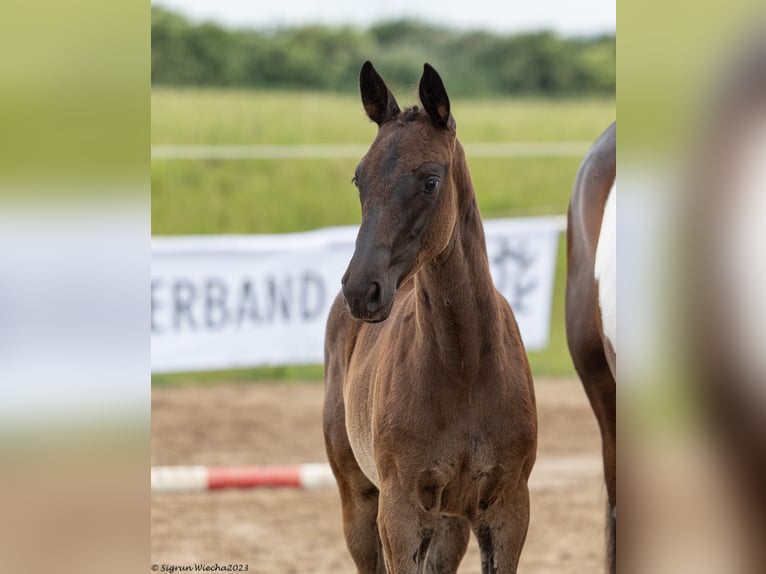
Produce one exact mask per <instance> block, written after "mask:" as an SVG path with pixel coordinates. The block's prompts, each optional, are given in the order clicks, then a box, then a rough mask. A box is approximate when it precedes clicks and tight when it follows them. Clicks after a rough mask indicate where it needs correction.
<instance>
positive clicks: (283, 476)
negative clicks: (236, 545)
mask: <svg viewBox="0 0 766 574" xmlns="http://www.w3.org/2000/svg"><path fill="white" fill-rule="evenodd" d="M328 486H335V478H334V477H333V474H332V471H331V470H330V465H329V464H327V463H310V464H295V465H273V466H155V467H152V492H191V491H206V490H219V489H222V488H278V487H287V488H324V487H328Z"/></svg>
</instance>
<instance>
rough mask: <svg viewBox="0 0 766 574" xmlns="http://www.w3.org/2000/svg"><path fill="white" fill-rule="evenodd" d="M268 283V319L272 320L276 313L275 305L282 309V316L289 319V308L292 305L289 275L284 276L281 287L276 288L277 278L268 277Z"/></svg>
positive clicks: (291, 283)
mask: <svg viewBox="0 0 766 574" xmlns="http://www.w3.org/2000/svg"><path fill="white" fill-rule="evenodd" d="M268 283H269V295H270V296H271V307H270V308H269V319H270V320H273V319H274V315H275V314H276V310H277V305H279V306H280V307H281V309H282V317H284V318H285V319H287V320H288V321H289V320H290V308H291V307H292V298H293V289H292V287H293V281H292V279H290V278H289V277H287V278H285V280H284V284H283V286H282V289H281V290H280V289H277V279H276V278H275V277H270V278H269V280H268Z"/></svg>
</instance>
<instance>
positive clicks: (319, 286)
mask: <svg viewBox="0 0 766 574" xmlns="http://www.w3.org/2000/svg"><path fill="white" fill-rule="evenodd" d="M312 285H313V291H314V305H313V307H312V306H310V305H309V294H310V293H309V292H310V291H311V290H312V289H311V287H312ZM324 297H325V295H324V282H323V281H322V277H321V276H320V275H319V274H318V273H315V272H313V271H304V272H303V274H302V275H301V315H302V316H303V320H304V321H310V320H311V319H316V318H317V317H318V316H319V314H320V313H321V312H322V309H324Z"/></svg>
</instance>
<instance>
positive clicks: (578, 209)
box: [566, 123, 617, 573]
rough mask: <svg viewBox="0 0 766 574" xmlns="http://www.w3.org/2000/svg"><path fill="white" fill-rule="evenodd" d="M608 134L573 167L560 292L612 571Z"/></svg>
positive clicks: (612, 283)
mask: <svg viewBox="0 0 766 574" xmlns="http://www.w3.org/2000/svg"><path fill="white" fill-rule="evenodd" d="M616 139H617V127H616V124H614V123H613V124H612V125H611V126H609V127H608V128H607V129H606V131H604V133H603V134H601V136H600V137H599V139H598V140H597V141H596V143H594V144H593V147H592V148H591V150H590V152H589V153H588V155H587V156H586V157H585V159H584V160H583V163H582V165H581V166H580V170H579V171H578V173H577V179H576V182H575V186H574V191H573V193H572V200H571V202H570V204H569V218H568V224H567V290H566V327H567V342H568V343H569V352H570V354H571V355H572V360H573V361H574V366H575V369H576V370H577V374H578V375H579V376H580V380H581V381H582V384H583V387H585V393H586V394H587V395H588V399H589V400H590V404H591V407H592V408H593V412H594V413H595V415H596V419H597V420H598V425H599V428H600V430H601V439H602V447H603V459H604V478H605V481H606V490H607V496H608V498H609V506H608V509H607V563H608V568H609V571H610V572H612V573H614V572H616V569H617V413H616V385H615V381H616V377H617V353H616V350H615V347H616V344H617V334H616V328H617V323H616V321H617V318H616V313H617V309H616V304H617V299H616V296H617V292H616V261H615V255H616V254H615V249H616V237H615V235H614V233H615V230H616V227H615V226H616V215H617V211H616V210H617V189H616V183H615V178H616V174H617V168H616Z"/></svg>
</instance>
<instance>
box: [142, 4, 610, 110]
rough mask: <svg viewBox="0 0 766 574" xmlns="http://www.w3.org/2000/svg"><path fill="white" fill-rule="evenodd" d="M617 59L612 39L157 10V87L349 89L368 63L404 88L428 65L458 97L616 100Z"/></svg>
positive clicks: (154, 56)
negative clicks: (219, 17) (240, 23)
mask: <svg viewBox="0 0 766 574" xmlns="http://www.w3.org/2000/svg"><path fill="white" fill-rule="evenodd" d="M615 54H616V49H615V37H614V35H606V36H597V37H583V38H580V37H561V36H558V35H556V34H554V33H552V32H548V31H541V32H533V33H522V34H514V35H499V34H492V33H488V32H481V31H467V32H460V31H456V30H452V29H448V28H441V27H437V26H433V25H429V24H425V23H422V22H417V21H411V20H402V21H394V22H383V23H379V24H375V25H373V26H371V27H370V28H368V29H358V28H351V27H327V26H301V27H293V28H279V29H274V30H255V29H250V30H232V29H227V28H223V27H221V26H218V25H216V24H213V23H209V22H207V23H201V24H195V23H192V22H189V21H188V20H187V19H186V18H184V17H183V16H181V15H180V14H177V13H174V12H171V11H169V10H167V9H164V8H160V7H156V6H155V7H152V84H154V85H170V86H223V87H247V88H275V89H306V90H328V91H329V90H332V91H344V92H350V91H355V90H357V89H358V88H357V86H358V84H357V82H358V77H359V68H360V67H361V64H362V62H364V60H368V59H369V60H372V62H373V63H374V64H375V66H376V68H378V70H380V71H381V73H382V75H383V76H384V78H385V79H386V81H387V82H388V83H389V85H391V86H392V87H395V88H399V89H402V88H411V87H412V84H413V82H414V81H415V80H414V79H415V78H418V77H419V76H420V73H421V71H422V66H423V62H426V61H427V62H429V63H431V64H432V65H433V66H435V67H436V68H437V69H438V70H439V71H440V73H441V74H442V75H443V77H445V79H447V80H448V82H449V89H450V94H454V95H456V96H487V95H546V96H573V95H607V96H609V95H614V92H615Z"/></svg>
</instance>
